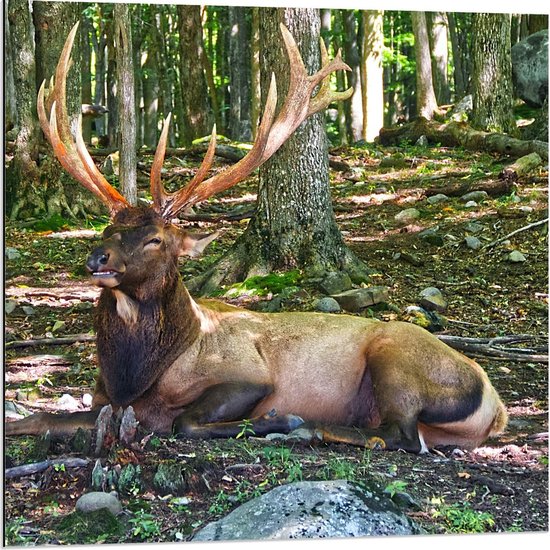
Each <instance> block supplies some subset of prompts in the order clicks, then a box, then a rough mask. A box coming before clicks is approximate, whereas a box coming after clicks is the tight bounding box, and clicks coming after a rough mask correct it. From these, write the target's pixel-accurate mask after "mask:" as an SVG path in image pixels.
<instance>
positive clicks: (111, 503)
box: [76, 491, 122, 516]
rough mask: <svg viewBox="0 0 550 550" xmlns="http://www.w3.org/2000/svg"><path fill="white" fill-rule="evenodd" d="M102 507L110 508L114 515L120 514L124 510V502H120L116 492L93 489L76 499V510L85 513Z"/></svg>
mask: <svg viewBox="0 0 550 550" xmlns="http://www.w3.org/2000/svg"><path fill="white" fill-rule="evenodd" d="M102 509H106V510H109V512H111V514H113V516H118V514H120V513H121V512H122V504H120V501H119V500H118V498H117V497H116V496H115V493H114V492H111V493H103V492H100V491H93V492H91V493H86V494H84V495H82V496H81V497H80V498H79V499H78V500H77V501H76V511H77V512H82V513H83V514H89V513H91V512H95V511H97V510H102Z"/></svg>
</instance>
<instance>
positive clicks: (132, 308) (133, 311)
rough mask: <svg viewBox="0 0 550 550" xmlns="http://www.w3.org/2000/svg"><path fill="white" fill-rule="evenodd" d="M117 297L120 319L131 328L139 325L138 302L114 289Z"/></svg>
mask: <svg viewBox="0 0 550 550" xmlns="http://www.w3.org/2000/svg"><path fill="white" fill-rule="evenodd" d="M113 294H114V295H115V297H116V310H117V313H118V314H119V316H120V318H121V319H122V320H123V321H124V322H125V323H126V324H127V325H129V326H132V325H135V324H136V323H137V319H138V314H139V308H138V305H137V304H136V302H134V300H132V298H130V297H129V296H127V295H126V294H124V292H122V291H120V290H116V289H113Z"/></svg>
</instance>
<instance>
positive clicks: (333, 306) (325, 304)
mask: <svg viewBox="0 0 550 550" xmlns="http://www.w3.org/2000/svg"><path fill="white" fill-rule="evenodd" d="M315 309H316V310H317V311H322V312H323V313H338V312H339V311H341V310H342V308H341V307H340V304H339V303H338V302H337V301H336V300H335V299H334V298H331V297H330V296H325V297H324V298H321V299H319V300H317V302H316V303H315Z"/></svg>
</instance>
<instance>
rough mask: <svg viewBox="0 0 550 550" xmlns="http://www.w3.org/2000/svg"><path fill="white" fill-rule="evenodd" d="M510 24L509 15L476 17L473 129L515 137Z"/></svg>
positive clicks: (474, 27) (486, 14)
mask: <svg viewBox="0 0 550 550" xmlns="http://www.w3.org/2000/svg"><path fill="white" fill-rule="evenodd" d="M510 24H511V20H510V15H507V14H502V13H475V14H474V16H473V30H472V33H473V55H472V57H473V75H472V92H473V112H472V126H473V127H474V128H477V129H481V130H488V131H490V132H501V133H510V134H513V135H514V134H516V133H517V127H516V123H515V120H514V114H513V105H514V95H513V86H512V52H511V41H510Z"/></svg>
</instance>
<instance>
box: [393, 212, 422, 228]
mask: <svg viewBox="0 0 550 550" xmlns="http://www.w3.org/2000/svg"><path fill="white" fill-rule="evenodd" d="M419 217H420V211H419V210H417V209H416V208H405V210H401V212H399V213H398V214H396V215H395V216H394V220H395V221H396V222H397V223H398V224H399V225H409V224H411V223H413V222H414V221H415V220H417V219H418V218H419Z"/></svg>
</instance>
